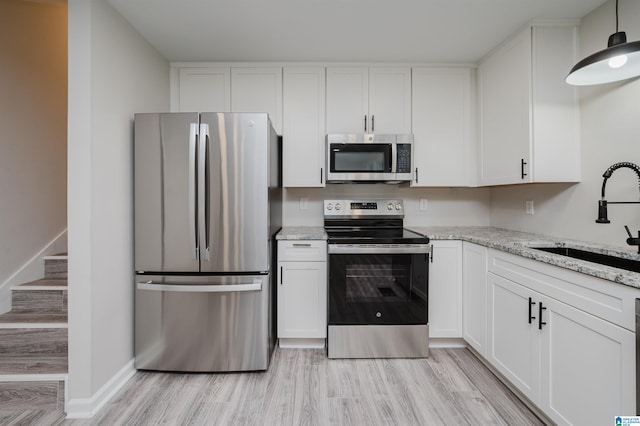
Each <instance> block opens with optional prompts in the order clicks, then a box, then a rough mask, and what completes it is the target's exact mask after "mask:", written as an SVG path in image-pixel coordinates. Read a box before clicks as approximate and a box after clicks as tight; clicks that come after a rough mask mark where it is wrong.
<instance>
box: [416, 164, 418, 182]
mask: <svg viewBox="0 0 640 426" xmlns="http://www.w3.org/2000/svg"><path fill="white" fill-rule="evenodd" d="M416 183H418V168H417V167H416Z"/></svg>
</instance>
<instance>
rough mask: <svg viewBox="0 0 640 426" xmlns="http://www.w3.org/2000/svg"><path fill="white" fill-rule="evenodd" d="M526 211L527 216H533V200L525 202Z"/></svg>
mask: <svg viewBox="0 0 640 426" xmlns="http://www.w3.org/2000/svg"><path fill="white" fill-rule="evenodd" d="M524 211H525V213H526V214H533V200H528V201H525V202H524Z"/></svg>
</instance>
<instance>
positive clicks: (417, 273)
mask: <svg viewBox="0 0 640 426" xmlns="http://www.w3.org/2000/svg"><path fill="white" fill-rule="evenodd" d="M346 251H347V250H346V248H344V247H342V248H341V247H340V246H333V247H332V246H331V245H330V246H329V325H416V324H427V320H428V294H429V285H428V277H429V262H428V256H429V255H428V251H429V246H428V245H420V248H419V249H418V248H414V249H411V248H404V249H395V250H394V249H393V248H379V247H372V246H369V247H366V246H363V247H360V248H359V247H357V246H351V247H349V250H348V251H349V252H348V253H347V252H346ZM411 251H413V252H411Z"/></svg>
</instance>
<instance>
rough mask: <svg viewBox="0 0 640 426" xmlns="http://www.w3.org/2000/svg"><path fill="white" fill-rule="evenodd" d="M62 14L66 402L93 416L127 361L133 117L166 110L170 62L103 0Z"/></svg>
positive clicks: (83, 1)
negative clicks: (65, 53)
mask: <svg viewBox="0 0 640 426" xmlns="http://www.w3.org/2000/svg"><path fill="white" fill-rule="evenodd" d="M68 7H69V82H70V85H69V147H68V152H69V154H68V155H69V180H68V210H69V231H68V241H69V259H70V262H69V382H68V386H69V389H68V395H69V407H70V411H74V412H75V414H77V413H78V411H80V412H82V410H92V409H95V408H96V407H95V406H94V405H93V403H94V402H96V397H98V398H99V397H100V396H101V397H102V398H104V397H106V395H102V394H101V393H100V392H99V391H104V386H105V384H107V382H109V380H110V379H112V378H113V377H114V376H116V375H117V373H119V372H120V371H121V370H122V369H123V368H125V367H126V366H127V365H128V364H129V363H130V362H131V360H132V359H133V294H134V293H133V182H132V180H133V156H132V155H133V114H134V113H135V112H139V111H148V112H153V111H167V110H168V109H169V64H168V62H167V61H166V60H165V59H164V58H163V57H161V56H160V55H159V54H158V53H157V52H156V51H155V50H154V49H153V48H152V47H151V46H150V45H149V44H148V43H147V42H146V41H145V40H144V39H142V37H141V36H140V35H139V34H138V32H137V31H135V30H134V29H133V28H132V27H131V26H130V25H129V24H128V22H127V21H125V20H124V19H123V18H122V16H121V15H120V14H118V13H117V12H115V10H114V9H113V8H112V7H111V6H110V5H109V4H108V3H106V1H105V0H90V1H87V0H70V1H69V3H68ZM85 414H86V413H85Z"/></svg>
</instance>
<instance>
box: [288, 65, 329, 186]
mask: <svg viewBox="0 0 640 426" xmlns="http://www.w3.org/2000/svg"><path fill="white" fill-rule="evenodd" d="M283 105H284V116H283V119H284V129H283V134H282V136H283V138H282V143H283V158H284V161H283V168H284V170H283V174H284V186H286V187H295V186H303V187H323V186H324V176H323V172H324V161H325V143H324V142H325V120H324V114H325V71H324V68H322V67H318V68H285V69H284V94H283ZM301 159H304V161H301Z"/></svg>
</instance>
